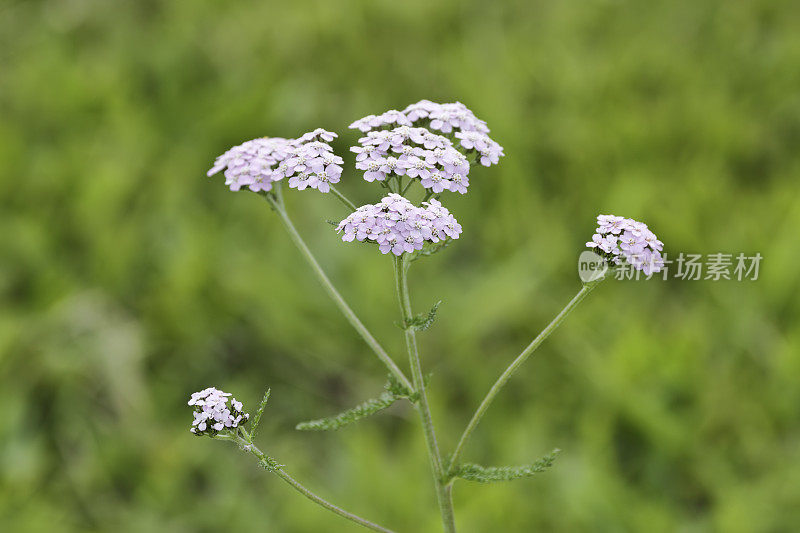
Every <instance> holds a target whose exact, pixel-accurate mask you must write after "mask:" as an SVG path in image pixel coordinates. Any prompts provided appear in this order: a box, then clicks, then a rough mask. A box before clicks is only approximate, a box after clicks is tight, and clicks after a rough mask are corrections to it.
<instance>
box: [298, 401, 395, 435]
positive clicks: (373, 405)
mask: <svg viewBox="0 0 800 533" xmlns="http://www.w3.org/2000/svg"><path fill="white" fill-rule="evenodd" d="M397 399H398V397H397V396H395V395H394V394H392V393H391V392H388V391H387V392H384V393H382V394H381V395H380V396H379V397H378V398H373V399H369V400H367V401H365V402H363V403H361V404H359V405H357V406H355V407H353V408H352V409H348V410H347V411H343V412H341V413H339V414H338V415H335V416H331V417H327V418H320V419H318V420H309V421H308V422H300V423H299V424H297V426H296V427H295V429H298V430H300V431H329V430H335V429H339V428H341V427H343V426H346V425H348V424H352V423H353V422H356V421H357V420H361V419H362V418H365V417H367V416H369V415H373V414H375V413H377V412H378V411H382V410H384V409H386V408H387V407H389V406H390V405H392V404H393V403H394V402H396V401H397Z"/></svg>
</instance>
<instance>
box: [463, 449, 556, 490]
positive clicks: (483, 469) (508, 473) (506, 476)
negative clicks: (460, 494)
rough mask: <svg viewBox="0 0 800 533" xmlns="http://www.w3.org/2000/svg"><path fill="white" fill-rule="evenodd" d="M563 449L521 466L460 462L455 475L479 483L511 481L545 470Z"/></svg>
mask: <svg viewBox="0 0 800 533" xmlns="http://www.w3.org/2000/svg"><path fill="white" fill-rule="evenodd" d="M560 452H561V450H558V449H555V450H553V451H552V452H551V453H549V454H548V455H545V456H544V457H542V458H541V459H539V460H538V461H535V462H533V463H530V464H527V465H520V466H488V467H487V466H481V465H476V464H472V463H464V464H460V465H458V466H457V467H455V468H454V469H453V472H452V475H453V477H460V478H461V479H466V480H468V481H477V482H478V483H491V482H494V481H511V480H513V479H520V478H524V477H531V476H533V475H534V474H539V473H541V472H544V471H545V470H547V469H548V468H550V467H551V466H553V462H554V461H555V460H556V456H557V455H558V454H559V453H560Z"/></svg>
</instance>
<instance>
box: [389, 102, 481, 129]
mask: <svg viewBox="0 0 800 533" xmlns="http://www.w3.org/2000/svg"><path fill="white" fill-rule="evenodd" d="M403 112H404V113H405V115H406V117H408V118H409V120H411V121H412V122H416V121H418V120H422V119H428V120H429V121H430V127H431V129H433V130H439V131H441V132H443V133H450V132H452V131H453V130H454V129H456V130H460V131H477V132H479V133H484V134H486V133H489V128H488V127H487V126H486V122H485V121H483V120H481V119H479V118H478V117H476V116H475V113H473V112H472V111H471V110H470V109H469V108H468V107H467V106H465V105H464V104H462V103H461V102H453V103H450V104H437V103H435V102H431V101H430V100H420V101H419V102H417V103H416V104H411V105H410V106H408V107H406V108H405V110H404V111H403Z"/></svg>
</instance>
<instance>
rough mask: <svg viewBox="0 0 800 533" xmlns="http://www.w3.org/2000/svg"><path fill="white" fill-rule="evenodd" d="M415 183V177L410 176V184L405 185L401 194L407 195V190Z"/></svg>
mask: <svg viewBox="0 0 800 533" xmlns="http://www.w3.org/2000/svg"><path fill="white" fill-rule="evenodd" d="M413 184H414V179H413V178H409V179H408V184H407V185H406V186H405V187H403V191H402V192H401V193H400V194H401V195H402V196H405V195H406V192H407V191H408V189H409V188H410V187H411V186H412V185H413Z"/></svg>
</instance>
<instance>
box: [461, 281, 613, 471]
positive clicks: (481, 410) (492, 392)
mask: <svg viewBox="0 0 800 533" xmlns="http://www.w3.org/2000/svg"><path fill="white" fill-rule="evenodd" d="M598 283H600V281H599V280H598V281H594V282H591V283H586V284H584V285H583V287H581V290H580V291H578V294H576V295H575V297H574V298H572V300H570V301H569V303H568V304H567V305H566V306H565V307H564V309H562V310H561V312H560V313H558V315H556V317H555V318H554V319H553V320H552V322H550V323H549V324H548V325H547V327H545V328H544V329H543V330H542V332H541V333H539V335H537V336H536V338H535V339H533V341H531V343H530V344H529V345H528V346H527V347H526V348H525V349H524V350H522V353H521V354H519V355H518V356H517V358H516V359H514V361H513V362H512V363H511V364H510V365H508V368H506V369H505V371H504V372H503V373H502V374H501V375H500V377H499V378H498V379H497V381H496V382H495V383H494V385H492V388H491V389H489V392H488V393H487V394H486V397H485V398H484V399H483V401H482V402H481V404H480V405H479V406H478V409H477V410H476V411H475V414H474V415H472V419H471V420H470V421H469V424H467V428H466V429H465V430H464V433H463V434H462V435H461V438H460V439H459V441H458V445H457V446H456V449H455V451H454V452H453V455H452V456H451V458H450V463H449V465H448V475H447V477H448V478H449V479H448V482H452V471H453V468H455V467H457V465H458V460H459V459H460V457H461V454H462V453H463V451H464V446H465V445H466V443H467V440H469V437H470V435H472V432H473V431H475V427H477V425H478V422H480V421H481V418H483V415H484V414H485V413H486V410H487V409H488V408H489V405H491V403H492V401H493V400H494V398H495V396H497V394H498V393H499V392H500V389H502V388H503V386H504V385H505V384H506V383H507V382H508V380H509V379H510V378H511V376H513V375H514V373H515V372H516V371H517V369H519V367H520V366H522V363H524V362H525V361H526V360H527V359H528V357H530V356H531V354H532V353H533V352H534V351H536V349H537V348H538V347H539V346H540V345H541V344H542V342H544V340H545V339H546V338H547V337H549V336H550V334H551V333H553V331H555V329H556V328H557V327H558V326H559V325H560V324H561V323H562V322H563V321H564V319H565V318H566V317H567V315H568V314H569V313H570V311H572V310H573V309H575V307H577V305H578V304H579V303H581V302H582V301H583V299H584V298H586V296H587V295H588V294H589V293H590V292H591V291H592V289H594V288H595V287H596V286H597V284H598Z"/></svg>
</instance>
